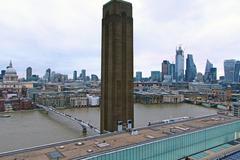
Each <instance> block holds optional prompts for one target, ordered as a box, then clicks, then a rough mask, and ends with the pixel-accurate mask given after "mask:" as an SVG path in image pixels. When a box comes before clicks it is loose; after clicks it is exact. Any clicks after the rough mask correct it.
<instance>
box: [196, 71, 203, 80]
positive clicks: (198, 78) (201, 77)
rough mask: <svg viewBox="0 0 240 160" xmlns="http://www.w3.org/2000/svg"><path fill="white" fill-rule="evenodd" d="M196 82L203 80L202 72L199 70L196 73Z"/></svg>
mask: <svg viewBox="0 0 240 160" xmlns="http://www.w3.org/2000/svg"><path fill="white" fill-rule="evenodd" d="M196 82H203V74H202V73H201V72H198V73H197V76H196Z"/></svg>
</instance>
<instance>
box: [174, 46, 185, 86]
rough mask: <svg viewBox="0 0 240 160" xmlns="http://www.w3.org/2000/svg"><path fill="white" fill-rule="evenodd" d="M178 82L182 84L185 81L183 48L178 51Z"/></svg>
mask: <svg viewBox="0 0 240 160" xmlns="http://www.w3.org/2000/svg"><path fill="white" fill-rule="evenodd" d="M175 71H176V81H177V82H181V81H183V79H184V51H183V49H182V47H181V46H179V47H178V49H177V50H176V70H175Z"/></svg>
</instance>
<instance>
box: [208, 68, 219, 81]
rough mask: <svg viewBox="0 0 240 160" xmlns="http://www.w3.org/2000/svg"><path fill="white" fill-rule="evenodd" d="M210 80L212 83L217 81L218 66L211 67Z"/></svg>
mask: <svg viewBox="0 0 240 160" xmlns="http://www.w3.org/2000/svg"><path fill="white" fill-rule="evenodd" d="M209 80H210V82H211V83H217V68H211V69H210V75H209Z"/></svg>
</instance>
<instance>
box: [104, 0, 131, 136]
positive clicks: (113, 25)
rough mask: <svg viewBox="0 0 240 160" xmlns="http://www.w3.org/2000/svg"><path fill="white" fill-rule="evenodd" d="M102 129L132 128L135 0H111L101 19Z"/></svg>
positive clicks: (118, 129) (105, 7) (106, 5)
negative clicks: (132, 1) (133, 14)
mask: <svg viewBox="0 0 240 160" xmlns="http://www.w3.org/2000/svg"><path fill="white" fill-rule="evenodd" d="M101 70H102V72H101V74H102V76H101V80H102V86H101V88H102V89H101V97H102V102H101V131H102V132H103V131H104V130H106V131H110V132H113V131H121V130H122V129H124V128H132V127H133V120H134V116H133V114H134V112H133V18H132V4H131V3H129V2H126V1H120V0H111V1H110V2H108V3H106V4H105V5H104V6H103V19H102V68H101Z"/></svg>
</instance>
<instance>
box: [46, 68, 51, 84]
mask: <svg viewBox="0 0 240 160" xmlns="http://www.w3.org/2000/svg"><path fill="white" fill-rule="evenodd" d="M45 79H46V80H47V82H50V81H51V69H50V68H48V69H47V70H46V74H45Z"/></svg>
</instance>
